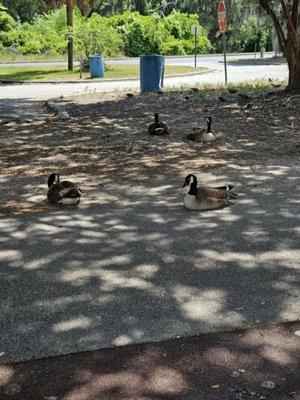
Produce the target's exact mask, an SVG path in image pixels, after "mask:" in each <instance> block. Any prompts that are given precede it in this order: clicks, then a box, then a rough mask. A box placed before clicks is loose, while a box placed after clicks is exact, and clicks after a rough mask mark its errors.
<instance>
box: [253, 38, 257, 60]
mask: <svg viewBox="0 0 300 400" xmlns="http://www.w3.org/2000/svg"><path fill="white" fill-rule="evenodd" d="M254 52H255V60H256V52H257V49H256V41H255V44H254Z"/></svg>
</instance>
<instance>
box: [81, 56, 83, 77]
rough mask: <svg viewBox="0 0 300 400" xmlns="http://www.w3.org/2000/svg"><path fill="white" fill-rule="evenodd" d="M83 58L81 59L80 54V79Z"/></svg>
mask: <svg viewBox="0 0 300 400" xmlns="http://www.w3.org/2000/svg"><path fill="white" fill-rule="evenodd" d="M82 64H83V60H82V54H81V56H80V79H82V67H83V65H82Z"/></svg>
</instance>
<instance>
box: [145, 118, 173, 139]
mask: <svg viewBox="0 0 300 400" xmlns="http://www.w3.org/2000/svg"><path fill="white" fill-rule="evenodd" d="M170 132H171V131H170V129H169V127H168V125H167V124H165V123H164V122H159V116H158V114H157V113H155V114H154V122H152V124H150V125H149V128H148V133H149V135H156V136H163V135H167V134H169V133H170Z"/></svg>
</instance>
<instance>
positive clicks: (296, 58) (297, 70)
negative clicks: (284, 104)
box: [286, 50, 300, 91]
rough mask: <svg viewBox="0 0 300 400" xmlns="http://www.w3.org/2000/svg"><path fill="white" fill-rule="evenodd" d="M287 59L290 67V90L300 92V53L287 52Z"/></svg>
mask: <svg viewBox="0 0 300 400" xmlns="http://www.w3.org/2000/svg"><path fill="white" fill-rule="evenodd" d="M286 58H287V62H288V66H289V82H288V89H292V90H297V91H299V90H300V52H299V51H298V54H297V52H293V51H292V50H287V52H286Z"/></svg>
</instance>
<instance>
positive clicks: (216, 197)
mask: <svg viewBox="0 0 300 400" xmlns="http://www.w3.org/2000/svg"><path fill="white" fill-rule="evenodd" d="M185 186H189V192H188V193H187V194H186V195H185V196H184V199H183V205H184V207H185V208H186V209H187V210H214V209H216V208H221V207H224V206H226V205H228V203H229V201H230V200H233V199H235V198H236V197H237V193H234V192H232V191H231V190H232V189H233V186H232V185H226V186H221V187H214V188H208V187H199V188H198V187H197V178H196V176H195V175H192V174H189V175H188V176H187V177H186V178H185V181H184V185H183V186H182V187H183V188H184V187H185Z"/></svg>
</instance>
